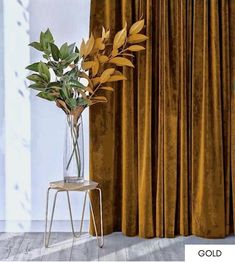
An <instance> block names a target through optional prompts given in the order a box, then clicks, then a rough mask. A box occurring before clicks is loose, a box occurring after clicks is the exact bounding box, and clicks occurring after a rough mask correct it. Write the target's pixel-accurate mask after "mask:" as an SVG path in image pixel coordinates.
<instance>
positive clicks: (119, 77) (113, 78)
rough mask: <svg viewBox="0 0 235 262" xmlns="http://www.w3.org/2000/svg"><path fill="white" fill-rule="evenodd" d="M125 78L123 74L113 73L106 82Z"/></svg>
mask: <svg viewBox="0 0 235 262" xmlns="http://www.w3.org/2000/svg"><path fill="white" fill-rule="evenodd" d="M126 79H127V78H126V77H125V76H124V75H113V76H111V77H110V78H109V80H108V81H107V82H115V81H120V80H126Z"/></svg>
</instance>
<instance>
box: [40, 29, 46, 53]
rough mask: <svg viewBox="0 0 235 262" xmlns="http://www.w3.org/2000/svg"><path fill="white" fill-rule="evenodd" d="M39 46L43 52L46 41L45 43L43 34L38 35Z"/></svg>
mask: <svg viewBox="0 0 235 262" xmlns="http://www.w3.org/2000/svg"><path fill="white" fill-rule="evenodd" d="M40 45H41V46H42V48H43V50H44V49H46V48H47V46H46V41H45V33H44V32H41V33H40Z"/></svg>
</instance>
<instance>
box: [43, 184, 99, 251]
mask: <svg viewBox="0 0 235 262" xmlns="http://www.w3.org/2000/svg"><path fill="white" fill-rule="evenodd" d="M51 189H52V188H51V187H49V188H48V189H47V195H46V214H45V232H44V245H45V247H46V248H48V247H49V241H50V236H51V229H52V223H53V218H54V212H55V206H56V200H57V195H58V193H59V192H66V194H67V201H68V208H69V216H70V223H71V229H72V233H73V237H75V238H79V237H80V236H81V233H82V227H83V221H84V213H85V206H86V199H87V194H88V196H89V206H90V210H91V217H92V221H93V225H94V229H95V235H96V239H97V244H98V246H99V247H100V248H102V247H103V245H104V234H103V214H102V191H101V189H100V188H98V187H97V188H95V189H92V190H98V191H99V208H100V237H99V236H98V233H97V227H96V222H95V216H94V211H93V207H92V203H91V198H90V192H91V191H92V190H87V191H85V197H84V201H83V209H82V217H81V223H80V230H79V233H78V234H77V233H76V232H75V230H74V223H73V215H72V208H71V203H70V197H69V191H65V190H57V191H56V193H55V196H54V201H53V206H52V212H51V218H50V222H49V224H50V225H49V231H47V226H48V206H49V198H50V190H51Z"/></svg>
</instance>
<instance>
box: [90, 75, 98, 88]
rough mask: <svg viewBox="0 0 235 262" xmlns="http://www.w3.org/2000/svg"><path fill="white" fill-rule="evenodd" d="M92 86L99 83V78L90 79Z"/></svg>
mask: <svg viewBox="0 0 235 262" xmlns="http://www.w3.org/2000/svg"><path fill="white" fill-rule="evenodd" d="M91 81H92V83H93V85H94V86H96V85H98V84H99V83H100V77H95V78H92V79H91Z"/></svg>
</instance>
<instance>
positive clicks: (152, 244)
mask: <svg viewBox="0 0 235 262" xmlns="http://www.w3.org/2000/svg"><path fill="white" fill-rule="evenodd" d="M185 244H235V236H229V237H226V238H224V239H205V238H200V237H195V236H189V237H181V236H180V237H176V238H152V239H143V238H139V237H127V236H124V235H123V234H122V233H113V234H110V235H107V236H105V239H104V247H103V248H102V249H100V248H99V247H98V246H97V242H96V238H94V237H91V236H89V235H88V234H87V233H86V234H83V235H82V237H81V238H79V239H75V240H73V238H72V234H71V233H52V235H51V244H50V247H49V248H47V249H45V248H44V246H43V233H25V234H22V233H0V260H4V261H6V260H9V261H17V260H21V261H27V260H30V261H31V260H37V261H41V260H42V261H54V260H58V261H59V260H63V261H79V260H80V261H97V260H99V261H125V260H126V261H133V260H136V261H138V260H142V261H149V260H153V261H175V260H178V261H183V260H184V245H185Z"/></svg>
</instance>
